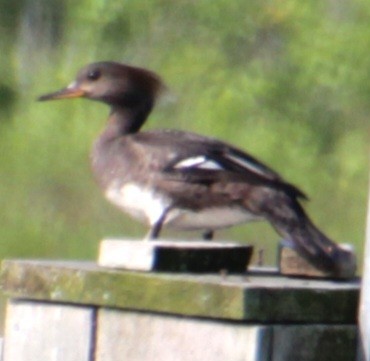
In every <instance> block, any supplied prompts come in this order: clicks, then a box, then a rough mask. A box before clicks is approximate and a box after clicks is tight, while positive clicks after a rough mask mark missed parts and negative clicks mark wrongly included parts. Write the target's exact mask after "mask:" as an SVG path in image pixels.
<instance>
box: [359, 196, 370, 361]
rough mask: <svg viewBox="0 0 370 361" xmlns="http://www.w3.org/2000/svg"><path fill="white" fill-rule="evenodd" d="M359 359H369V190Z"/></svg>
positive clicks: (364, 360) (361, 360) (367, 360)
mask: <svg viewBox="0 0 370 361" xmlns="http://www.w3.org/2000/svg"><path fill="white" fill-rule="evenodd" d="M359 324H360V342H359V352H358V354H359V357H358V359H359V361H370V191H369V199H368V211H367V226H366V240H365V247H364V266H363V274H362V285H361V296H360V308H359Z"/></svg>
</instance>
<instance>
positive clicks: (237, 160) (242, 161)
mask: <svg viewBox="0 0 370 361" xmlns="http://www.w3.org/2000/svg"><path fill="white" fill-rule="evenodd" d="M226 157H227V158H229V159H230V160H231V161H232V162H234V163H236V164H238V165H240V166H242V167H243V168H247V169H250V170H251V171H253V172H256V173H258V174H261V175H264V176H265V175H266V171H265V170H263V169H261V168H260V167H259V166H258V164H254V163H251V162H248V160H246V159H243V158H239V157H236V156H233V155H231V154H227V155H226Z"/></svg>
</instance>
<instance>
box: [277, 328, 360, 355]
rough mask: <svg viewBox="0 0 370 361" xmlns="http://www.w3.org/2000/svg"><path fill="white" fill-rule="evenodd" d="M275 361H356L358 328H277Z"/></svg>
mask: <svg viewBox="0 0 370 361" xmlns="http://www.w3.org/2000/svg"><path fill="white" fill-rule="evenodd" d="M272 339H273V342H272V350H273V352H272V359H271V361H297V360H299V361H355V360H356V348H357V347H356V346H357V327H356V326H355V325H291V326H274V327H273V337H272Z"/></svg>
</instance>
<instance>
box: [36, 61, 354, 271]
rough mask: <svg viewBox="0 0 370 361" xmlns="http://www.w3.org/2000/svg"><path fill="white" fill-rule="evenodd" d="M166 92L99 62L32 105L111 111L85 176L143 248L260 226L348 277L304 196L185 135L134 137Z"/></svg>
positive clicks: (345, 256)
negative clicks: (139, 235)
mask: <svg viewBox="0 0 370 361" xmlns="http://www.w3.org/2000/svg"><path fill="white" fill-rule="evenodd" d="M165 89H166V86H165V84H164V82H163V81H162V79H161V77H160V76H159V75H157V74H156V73H154V72H153V71H151V70H148V69H145V68H141V67H137V66H133V65H128V64H124V63H119V62H114V61H101V62H95V63H91V64H88V65H86V66H85V67H83V68H82V69H80V70H79V71H78V73H77V76H76V77H75V80H73V81H72V82H71V83H70V84H69V85H68V86H67V87H65V88H62V89H61V90H58V91H55V92H52V93H48V94H46V95H43V96H41V97H39V98H38V100H40V101H47V100H56V99H67V98H87V99H90V100H95V101H98V102H102V103H105V104H106V105H108V106H109V107H110V113H109V117H108V120H107V122H106V126H105V128H104V130H103V131H102V133H101V134H100V136H99V137H98V138H97V139H96V140H95V142H94V144H93V147H92V150H91V154H90V161H91V167H92V172H93V174H94V177H95V179H96V181H97V183H98V185H100V187H101V188H102V190H103V192H104V195H105V197H106V198H107V199H108V200H109V201H110V202H111V203H113V204H114V205H116V206H117V207H118V208H120V209H121V210H122V211H124V212H125V213H127V214H128V215H130V216H131V217H133V218H134V219H137V220H138V221H141V222H142V223H145V224H147V225H148V226H149V231H148V233H147V236H146V239H156V238H158V237H159V236H160V234H161V231H162V229H163V228H164V227H165V228H172V229H175V230H184V231H186V230H195V231H199V232H202V234H203V238H204V239H208V240H211V239H212V238H213V236H214V232H215V231H217V230H219V229H222V228H228V227H232V226H234V225H237V224H241V223H245V222H250V221H260V220H263V221H267V222H269V223H270V225H271V226H272V227H273V228H274V229H275V230H276V232H277V233H278V234H279V235H280V236H282V237H283V239H285V240H287V241H288V242H290V243H291V244H292V245H294V247H295V249H296V250H297V252H298V253H299V254H300V255H301V256H302V257H303V258H305V259H306V260H307V261H308V262H309V263H310V264H312V265H313V266H314V267H316V268H318V269H321V270H323V271H325V272H327V273H329V274H333V275H336V276H338V277H347V276H348V277H349V276H352V275H353V274H354V272H355V269H356V260H355V256H354V254H353V252H351V251H349V250H347V249H345V248H344V247H341V246H340V245H338V244H337V243H335V242H334V241H332V240H331V239H330V238H328V237H327V236H326V235H325V234H324V233H323V232H321V231H320V230H319V229H318V228H317V227H316V226H315V225H314V224H313V222H312V221H311V219H310V218H309V216H308V215H307V213H306V212H305V210H304V209H303V206H302V204H301V203H302V200H304V199H306V198H307V197H306V196H305V194H304V193H303V192H302V191H301V190H300V189H299V188H297V187H296V186H294V185H293V184H291V183H288V182H287V181H285V180H284V179H283V178H282V177H281V176H280V175H279V174H278V173H277V172H275V171H274V170H272V169H271V168H270V167H268V166H267V165H265V164H263V163H262V162H261V161H259V160H258V159H256V158H255V157H254V156H252V155H249V154H248V153H246V152H244V151H243V150H241V149H240V148H238V147H236V146H233V145H231V144H228V143H226V142H224V141H221V140H218V139H216V138H212V137H207V136H203V135H200V134H196V133H193V132H188V131H182V130H176V129H157V130H149V131H141V128H142V126H143V125H144V123H145V122H146V120H147V118H148V116H149V114H150V113H151V111H152V110H153V107H154V105H155V103H156V101H157V99H158V98H159V96H160V95H161V93H163V91H164V90H165Z"/></svg>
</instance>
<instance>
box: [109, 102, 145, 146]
mask: <svg viewBox="0 0 370 361" xmlns="http://www.w3.org/2000/svg"><path fill="white" fill-rule="evenodd" d="M151 109H152V104H143V105H142V106H138V107H135V108H130V107H125V106H112V108H111V112H110V115H109V118H108V122H107V125H106V128H105V130H104V132H103V134H102V137H103V138H105V140H111V139H115V138H119V137H121V136H122V135H126V134H132V133H136V132H138V131H139V130H140V128H141V127H142V125H143V124H144V122H145V121H146V119H147V117H148V115H149V113H150V111H151Z"/></svg>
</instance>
